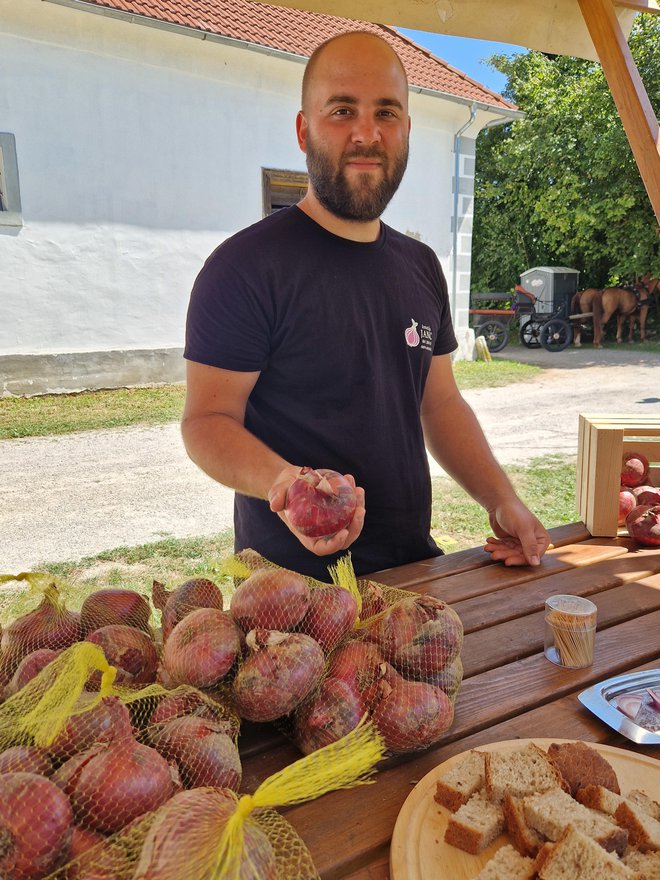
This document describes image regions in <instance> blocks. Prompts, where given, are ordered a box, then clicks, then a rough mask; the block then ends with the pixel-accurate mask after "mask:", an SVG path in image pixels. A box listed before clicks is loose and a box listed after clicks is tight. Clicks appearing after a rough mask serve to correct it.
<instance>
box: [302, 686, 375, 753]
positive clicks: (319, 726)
mask: <svg viewBox="0 0 660 880" xmlns="http://www.w3.org/2000/svg"><path fill="white" fill-rule="evenodd" d="M366 710H367V707H366V702H365V699H364V697H363V695H362V694H361V693H360V692H359V691H357V690H356V689H355V688H354V687H352V686H351V685H350V684H348V682H346V681H342V679H341V678H326V680H325V681H324V682H323V684H322V685H321V686H320V688H319V689H318V691H317V692H316V693H314V694H313V696H312V697H311V698H310V699H309V700H308V701H306V702H304V703H303V704H302V705H301V706H300V707H299V708H298V710H297V711H296V721H295V734H294V739H295V742H296V744H297V746H298V748H299V749H300V751H301V752H303V753H304V754H305V755H308V754H309V753H310V752H315V751H316V750H317V749H322V748H323V747H324V746H327V745H329V744H330V743H333V742H337V740H339V739H341V738H342V737H343V736H346V734H347V733H350V732H351V730H354V729H355V728H356V727H357V725H358V723H359V721H360V719H361V718H362V716H363V715H364V714H365V712H366Z"/></svg>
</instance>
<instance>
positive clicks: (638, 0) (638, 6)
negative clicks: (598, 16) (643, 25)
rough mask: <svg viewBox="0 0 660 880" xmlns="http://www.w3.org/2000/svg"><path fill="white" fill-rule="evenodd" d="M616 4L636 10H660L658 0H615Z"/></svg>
mask: <svg viewBox="0 0 660 880" xmlns="http://www.w3.org/2000/svg"><path fill="white" fill-rule="evenodd" d="M614 5H615V6H623V7H624V9H634V10H635V12H660V6H658V4H657V2H656V0H614Z"/></svg>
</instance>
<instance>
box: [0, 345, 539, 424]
mask: <svg viewBox="0 0 660 880" xmlns="http://www.w3.org/2000/svg"><path fill="white" fill-rule="evenodd" d="M540 371H541V368H540V367H533V366H529V365H528V364H518V363H514V362H512V361H498V362H491V363H485V362H482V361H458V362H457V363H455V364H454V372H455V374H456V379H457V382H458V385H459V387H460V388H462V389H464V390H465V389H467V388H485V387H489V386H490V387H493V386H495V385H508V384H510V383H511V382H524V381H529V379H530V378H532V377H534V376H535V375H536V374H537V373H539V372H540ZM185 393H186V392H185V385H183V384H180V385H158V386H150V387H146V388H118V389H116V390H107V391H83V392H81V393H79V394H44V395H41V396H38V397H3V398H0V440H13V439H16V438H18V437H47V436H50V435H54V434H70V433H72V432H74V431H94V430H98V429H101V428H122V427H127V426H129V425H163V424H167V423H168V422H176V421H178V420H179V419H180V417H181V413H182V411H183V403H184V399H185Z"/></svg>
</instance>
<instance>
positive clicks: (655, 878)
mask: <svg viewBox="0 0 660 880" xmlns="http://www.w3.org/2000/svg"><path fill="white" fill-rule="evenodd" d="M623 863H624V865H627V866H628V867H629V868H630V869H631V870H632V871H637V873H638V874H639V876H640V878H641V880H660V851H658V850H656V851H655V852H646V853H641V852H640V851H639V850H638V849H632V848H631V849H628V850H626V852H625V853H624V854H623Z"/></svg>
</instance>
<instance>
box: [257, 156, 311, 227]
mask: <svg viewBox="0 0 660 880" xmlns="http://www.w3.org/2000/svg"><path fill="white" fill-rule="evenodd" d="M307 183H308V181H307V175H306V174H305V173H304V172H302V171H277V170H275V169H274V168H262V169H261V186H262V190H263V198H264V217H267V216H268V215H269V214H274V213H275V211H279V210H280V208H287V207H288V206H289V205H295V204H297V203H298V202H299V201H300V200H301V199H302V197H303V196H304V195H305V193H306V192H307Z"/></svg>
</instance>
